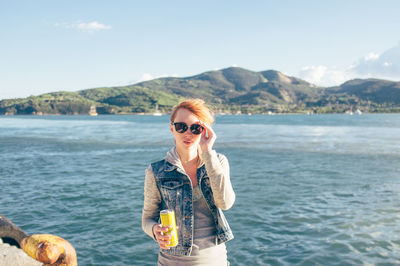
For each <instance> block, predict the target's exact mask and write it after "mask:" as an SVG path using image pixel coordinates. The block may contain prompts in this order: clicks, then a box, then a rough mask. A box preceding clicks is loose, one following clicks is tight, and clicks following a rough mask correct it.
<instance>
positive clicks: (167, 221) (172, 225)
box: [160, 210, 178, 247]
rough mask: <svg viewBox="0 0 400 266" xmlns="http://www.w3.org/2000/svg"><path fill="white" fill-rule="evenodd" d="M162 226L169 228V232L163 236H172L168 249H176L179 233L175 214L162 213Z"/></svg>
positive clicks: (172, 212) (170, 212)
mask: <svg viewBox="0 0 400 266" xmlns="http://www.w3.org/2000/svg"><path fill="white" fill-rule="evenodd" d="M160 218H161V225H162V226H169V230H168V231H167V232H165V233H163V234H165V235H169V234H170V235H171V237H172V238H171V240H170V244H169V245H166V246H167V247H176V246H177V245H178V232H177V231H176V222H175V212H174V211H172V210H162V211H160Z"/></svg>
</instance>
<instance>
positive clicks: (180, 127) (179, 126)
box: [174, 122, 188, 133]
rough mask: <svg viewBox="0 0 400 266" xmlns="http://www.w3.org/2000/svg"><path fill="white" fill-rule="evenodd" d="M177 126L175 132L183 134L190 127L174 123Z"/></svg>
mask: <svg viewBox="0 0 400 266" xmlns="http://www.w3.org/2000/svg"><path fill="white" fill-rule="evenodd" d="M174 125H175V130H176V132H178V133H183V132H185V131H186V130H187V129H188V126H187V125H186V124H185V123H179V122H178V123H174Z"/></svg>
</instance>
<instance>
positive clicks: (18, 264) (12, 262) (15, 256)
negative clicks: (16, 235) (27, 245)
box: [0, 238, 43, 266]
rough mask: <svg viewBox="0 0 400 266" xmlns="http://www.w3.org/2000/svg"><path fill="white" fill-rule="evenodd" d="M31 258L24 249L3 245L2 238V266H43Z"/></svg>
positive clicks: (0, 259)
mask: <svg viewBox="0 0 400 266" xmlns="http://www.w3.org/2000/svg"><path fill="white" fill-rule="evenodd" d="M42 265H43V264H42V263H41V262H38V261H36V260H34V259H32V258H31V257H29V256H28V255H27V254H26V253H25V252H24V251H23V250H22V249H19V248H17V247H16V246H10V245H9V244H6V243H3V241H2V239H1V238H0V266H42Z"/></svg>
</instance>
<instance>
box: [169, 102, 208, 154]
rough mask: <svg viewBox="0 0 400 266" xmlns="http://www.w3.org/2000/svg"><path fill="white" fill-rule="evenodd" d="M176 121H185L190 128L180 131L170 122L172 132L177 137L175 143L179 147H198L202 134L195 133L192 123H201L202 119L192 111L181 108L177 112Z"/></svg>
mask: <svg viewBox="0 0 400 266" xmlns="http://www.w3.org/2000/svg"><path fill="white" fill-rule="evenodd" d="M174 122H175V123H176V122H184V123H185V124H186V125H187V126H188V129H187V130H186V131H185V132H184V133H178V132H176V130H175V126H174V125H171V124H170V128H171V132H172V134H173V135H174V137H175V144H176V146H177V147H180V148H183V149H192V148H197V146H198V145H199V142H200V138H201V134H199V135H195V134H193V133H192V132H191V131H190V126H191V125H192V124H200V120H199V119H198V118H197V116H195V115H194V114H193V113H191V112H190V111H189V110H187V109H184V108H180V109H178V111H177V112H176V116H175V120H174Z"/></svg>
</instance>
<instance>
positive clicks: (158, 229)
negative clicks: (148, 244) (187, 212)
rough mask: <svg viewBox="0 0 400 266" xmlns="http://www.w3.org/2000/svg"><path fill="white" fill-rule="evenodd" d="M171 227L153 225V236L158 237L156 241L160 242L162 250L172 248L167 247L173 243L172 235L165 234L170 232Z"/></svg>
mask: <svg viewBox="0 0 400 266" xmlns="http://www.w3.org/2000/svg"><path fill="white" fill-rule="evenodd" d="M168 230H169V227H168V226H165V227H163V226H162V225H161V224H155V225H153V234H154V236H155V237H156V241H157V242H158V245H159V246H160V248H162V249H170V247H167V246H166V245H169V244H170V243H171V238H172V237H171V235H170V234H168V235H164V234H163V233H165V232H168Z"/></svg>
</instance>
